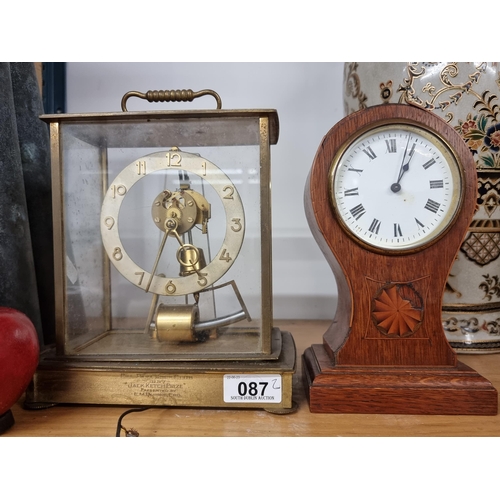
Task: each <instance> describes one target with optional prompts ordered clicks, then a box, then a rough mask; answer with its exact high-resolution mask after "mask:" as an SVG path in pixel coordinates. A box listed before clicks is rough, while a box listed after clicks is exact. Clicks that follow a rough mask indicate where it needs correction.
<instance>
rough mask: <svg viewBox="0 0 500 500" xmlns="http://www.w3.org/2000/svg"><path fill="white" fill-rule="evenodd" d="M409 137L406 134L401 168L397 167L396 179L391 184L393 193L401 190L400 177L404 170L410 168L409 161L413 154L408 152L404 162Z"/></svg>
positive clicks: (406, 170)
mask: <svg viewBox="0 0 500 500" xmlns="http://www.w3.org/2000/svg"><path fill="white" fill-rule="evenodd" d="M410 139H411V136H408V141H407V142H406V148H405V152H404V155H403V161H402V162H401V168H400V169H399V175H398V180H397V181H396V182H395V183H394V184H392V185H391V191H392V192H393V193H397V192H398V191H401V184H400V182H401V179H402V178H403V175H404V174H405V173H406V172H408V170H409V168H410V161H411V159H412V158H413V154H410V157H409V158H408V161H407V162H406V163H405V160H406V153H407V152H408V146H409V144H410Z"/></svg>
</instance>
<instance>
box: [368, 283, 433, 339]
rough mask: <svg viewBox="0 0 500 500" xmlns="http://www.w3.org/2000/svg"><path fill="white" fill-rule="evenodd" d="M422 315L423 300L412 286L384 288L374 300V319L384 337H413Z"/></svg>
mask: <svg viewBox="0 0 500 500" xmlns="http://www.w3.org/2000/svg"><path fill="white" fill-rule="evenodd" d="M422 313H423V310H422V299H421V298H420V297H419V295H418V294H417V293H416V292H415V290H414V289H413V288H412V287H411V286H410V285H404V284H403V285H391V286H389V287H384V288H382V289H381V290H380V292H379V294H378V295H377V297H376V298H375V299H373V306H372V318H373V321H374V322H375V326H376V327H377V329H378V330H379V331H380V332H381V333H383V334H384V335H388V336H391V337H408V336H409V335H412V334H413V333H415V331H416V330H417V329H418V328H419V326H420V324H421V322H422Z"/></svg>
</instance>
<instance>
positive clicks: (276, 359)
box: [26, 90, 295, 412]
mask: <svg viewBox="0 0 500 500" xmlns="http://www.w3.org/2000/svg"><path fill="white" fill-rule="evenodd" d="M203 96H212V97H214V98H215V99H216V102H217V109H215V110H185V111H151V112H142V111H138V112H136V111H134V112H131V111H127V107H126V104H127V101H128V99H129V98H131V97H138V98H143V99H147V100H148V101H150V102H153V101H155V102H158V101H161V102H166V101H192V100H193V99H195V98H198V97H203ZM42 119H43V120H44V121H46V122H47V123H49V125H50V136H51V153H52V180H53V213H54V235H55V236H54V240H55V241H54V244H55V265H56V270H55V284H56V290H57V297H56V308H57V310H56V329H57V330H56V344H55V346H52V347H51V348H50V349H48V350H46V351H45V352H43V353H42V354H41V358H40V364H39V367H38V370H37V372H36V373H35V376H34V379H33V383H32V386H31V387H30V389H29V390H28V392H27V398H26V406H27V407H37V406H43V405H46V404H57V403H85V404H122V405H132V404H133V405H162V406H163V405H165V406H169V405H175V406H206V407H236V408H239V407H242V408H264V409H266V410H268V411H277V412H286V411H288V410H290V409H292V408H293V404H292V375H293V372H294V370H295V346H294V342H293V338H292V336H291V334H290V333H289V332H282V331H281V330H279V329H278V328H275V327H274V326H273V316H272V277H271V272H272V269H271V267H272V266H271V194H270V175H271V174H270V149H271V148H270V146H271V145H272V144H276V142H277V140H278V132H279V121H278V115H277V113H276V111H275V110H223V109H221V100H220V97H219V95H218V94H217V93H215V92H214V91H211V90H203V91H200V92H193V91H191V90H182V91H149V92H147V93H145V94H142V93H140V92H130V93H127V94H126V95H125V96H124V98H123V99H122V112H121V113H88V114H58V115H45V116H42Z"/></svg>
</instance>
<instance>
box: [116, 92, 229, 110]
mask: <svg viewBox="0 0 500 500" xmlns="http://www.w3.org/2000/svg"><path fill="white" fill-rule="evenodd" d="M204 95H211V96H213V97H214V99H215V100H216V102H217V109H221V108H222V101H221V98H220V97H219V94H217V92H214V91H213V90H210V89H205V90H199V91H198V92H193V91H192V90H190V89H187V90H148V91H147V92H146V93H145V94H144V93H143V92H137V91H135V90H131V91H130V92H127V93H126V94H125V95H124V96H123V97H122V111H128V110H127V100H128V99H129V98H130V97H139V98H140V99H146V100H147V101H149V102H191V101H192V100H193V99H196V98H197V97H202V96H204Z"/></svg>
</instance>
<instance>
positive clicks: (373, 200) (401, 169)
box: [330, 124, 462, 251]
mask: <svg viewBox="0 0 500 500" xmlns="http://www.w3.org/2000/svg"><path fill="white" fill-rule="evenodd" d="M330 182H331V195H332V203H333V206H334V209H335V211H336V213H337V215H338V216H339V218H340V221H341V223H342V224H343V226H344V227H345V228H346V229H347V230H348V231H349V232H350V234H351V235H353V236H354V237H355V238H358V239H359V240H361V241H362V242H363V243H365V244H367V245H369V246H372V247H375V248H377V249H381V250H389V251H391V250H394V251H404V250H410V249H416V248H420V247H421V246H423V245H426V244H428V243H429V242H430V241H432V240H434V239H435V238H437V237H438V236H440V235H441V234H443V232H444V231H445V230H446V228H447V227H449V224H450V222H451V221H452V220H453V218H454V216H455V214H456V213H457V210H458V208H459V205H460V199H461V196H460V194H461V189H462V186H461V175H460V167H459V165H458V163H457V161H456V159H455V157H454V156H453V155H452V153H451V152H450V150H449V148H448V147H447V146H446V144H445V143H444V142H443V141H442V140H441V139H439V138H438V137H437V136H435V135H434V134H432V133H430V132H428V131H426V130H425V129H423V128H421V127H419V126H416V125H412V124H391V125H383V126H379V127H376V128H374V129H371V130H369V131H368V132H365V133H363V134H362V135H361V136H359V137H358V138H357V139H355V140H354V141H353V142H352V143H351V144H350V145H348V146H347V148H346V149H343V151H342V153H341V154H340V155H339V156H338V157H337V158H336V159H335V160H334V162H333V164H332V168H331V171H330Z"/></svg>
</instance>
